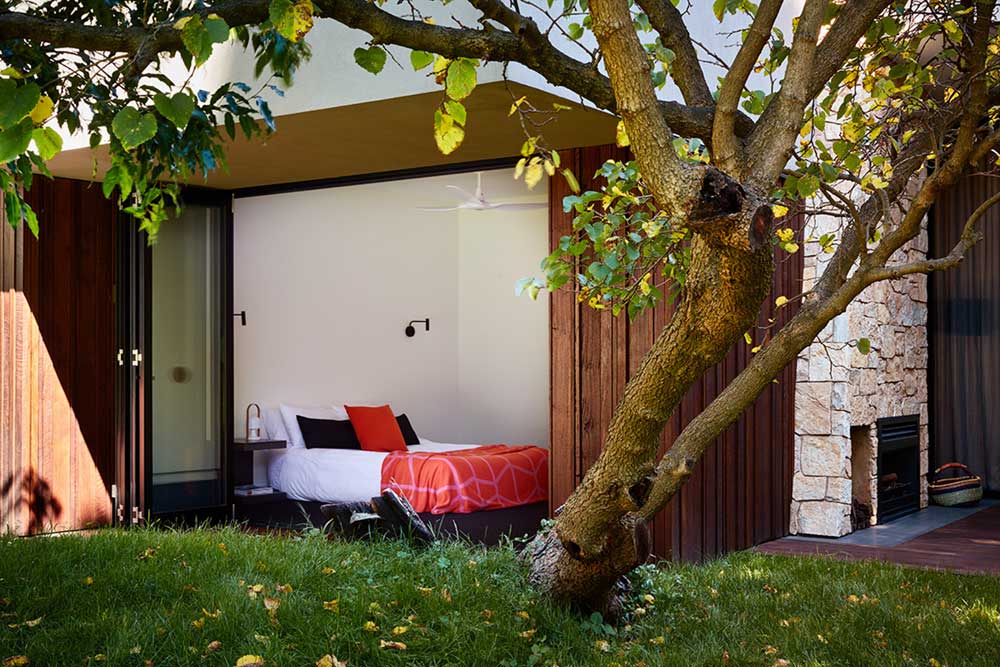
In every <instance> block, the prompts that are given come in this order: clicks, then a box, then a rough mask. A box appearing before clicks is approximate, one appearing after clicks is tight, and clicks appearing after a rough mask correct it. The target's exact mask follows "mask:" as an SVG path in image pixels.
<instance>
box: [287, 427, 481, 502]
mask: <svg viewBox="0 0 1000 667" xmlns="http://www.w3.org/2000/svg"><path fill="white" fill-rule="evenodd" d="M472 447H480V445H456V444H449V443H443V442H432V441H430V440H423V439H421V442H420V444H419V445H413V446H411V447H410V448H409V449H410V451H413V452H447V451H452V450H456V449H469V448H472ZM386 456H388V453H387V452H365V451H361V450H357V449H304V448H294V449H287V450H283V451H280V452H275V453H274V454H273V455H272V458H271V461H270V463H269V464H268V471H267V472H268V479H269V481H270V484H271V486H272V487H273V488H275V489H277V490H279V491H284V492H285V493H286V494H287V495H288V497H289V498H291V499H293V500H312V501H318V502H323V503H346V502H356V501H367V500H370V499H371V498H373V497H374V496H377V495H379V494H380V493H381V492H382V461H384V460H385V457H386Z"/></svg>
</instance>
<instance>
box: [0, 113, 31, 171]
mask: <svg viewBox="0 0 1000 667" xmlns="http://www.w3.org/2000/svg"><path fill="white" fill-rule="evenodd" d="M34 127H35V126H34V124H33V123H32V122H31V119H30V118H22V119H21V122H19V123H18V124H17V125H15V126H13V127H10V128H7V129H6V130H0V164H4V163H5V162H10V161H11V160H13V159H14V158H16V157H17V156H18V155H20V154H21V153H23V152H24V151H26V150H28V144H30V143H31V131H32V130H33V129H34Z"/></svg>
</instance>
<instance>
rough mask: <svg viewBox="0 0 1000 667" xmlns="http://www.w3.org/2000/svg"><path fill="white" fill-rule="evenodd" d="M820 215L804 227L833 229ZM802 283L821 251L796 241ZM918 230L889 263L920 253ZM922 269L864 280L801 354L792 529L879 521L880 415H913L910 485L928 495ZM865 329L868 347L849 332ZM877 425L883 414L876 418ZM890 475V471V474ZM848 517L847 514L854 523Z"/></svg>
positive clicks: (815, 530)
mask: <svg viewBox="0 0 1000 667" xmlns="http://www.w3.org/2000/svg"><path fill="white" fill-rule="evenodd" d="M826 224H827V225H828V226H830V227H831V228H830V229H827V228H825V227H824V221H823V220H822V219H819V220H818V221H815V222H813V223H811V228H807V230H806V236H807V237H809V236H811V237H812V238H818V237H819V236H820V235H821V234H823V233H826V232H829V231H836V230H835V229H834V228H833V225H835V224H839V223H836V222H835V221H829V220H828V221H826ZM803 252H805V258H804V259H805V269H804V272H803V283H804V284H803V292H805V291H807V290H809V289H810V288H811V287H812V284H813V282H814V281H815V279H816V276H817V275H820V274H822V271H823V270H824V268H825V264H826V262H827V261H828V258H829V255H826V254H824V253H823V252H822V251H821V250H820V249H819V248H818V247H817V244H814V243H806V244H804V249H803ZM926 253H927V235H926V232H923V233H922V234H921V235H920V236H919V237H918V238H916V239H914V241H913V242H912V243H910V244H909V245H908V246H906V247H904V248H902V249H901V250H900V251H899V252H898V253H897V255H896V256H895V257H893V258H892V261H893V262H906V261H914V260H916V259H918V258H923V257H926ZM926 322H927V277H926V276H924V275H913V276H906V277H904V278H901V279H898V280H894V281H891V282H880V283H876V284H874V285H872V286H870V287H869V288H868V289H866V290H865V291H864V292H862V294H861V295H859V297H858V298H857V299H856V300H855V301H854V302H853V303H852V304H851V305H850V307H849V308H848V310H847V312H845V313H843V314H841V315H840V316H839V317H837V318H836V319H835V320H833V321H832V322H831V323H830V324H829V325H828V326H827V327H826V328H825V329H824V330H823V331H822V332H821V333H820V335H819V336H817V338H816V341H815V342H814V343H813V344H812V345H811V346H810V347H808V348H806V349H805V350H803V352H802V354H801V355H800V356H799V359H798V365H797V375H796V378H797V379H796V388H795V403H796V408H795V463H794V465H795V471H794V476H793V479H792V507H791V521H790V524H791V525H790V526H789V530H790V532H791V533H792V534H805V535H818V536H825V537H840V536H843V535H846V534H848V533H850V532H852V531H853V530H854V529H855V526H857V527H861V526H862V525H864V524H865V523H868V524H875V523H878V522H879V521H880V517H879V508H878V499H879V469H878V466H879V427H878V425H879V423H880V422H879V420H881V419H886V418H902V417H907V416H913V417H915V423H916V449H915V452H914V453H915V456H916V462H917V479H916V485H917V489H916V493H917V501H918V503H919V507H924V506H926V504H927V483H926V473H927V466H928V456H927V451H928V439H927V438H928V435H927V434H928V429H927V330H926ZM862 338H867V339H868V340H869V341H870V344H871V350H870V352H869V353H868V354H862V353H861V352H860V351H859V349H858V345H857V341H858V340H859V339H862ZM882 423H883V425H884V424H885V423H889V422H882ZM897 476H898V473H897ZM852 519H853V522H852Z"/></svg>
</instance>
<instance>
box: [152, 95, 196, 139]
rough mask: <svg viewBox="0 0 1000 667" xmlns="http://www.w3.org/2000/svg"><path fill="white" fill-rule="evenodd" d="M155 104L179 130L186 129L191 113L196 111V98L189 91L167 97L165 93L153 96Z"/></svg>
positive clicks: (162, 114)
mask: <svg viewBox="0 0 1000 667" xmlns="http://www.w3.org/2000/svg"><path fill="white" fill-rule="evenodd" d="M153 105H154V106H155V107H156V110H157V111H159V112H160V115H161V116H163V117H164V118H166V119H167V120H169V121H170V122H171V123H173V124H174V125H175V126H176V127H177V129H178V130H181V131H182V132H183V131H184V128H185V127H187V124H188V121H189V120H191V114H193V113H194V108H195V102H194V98H193V97H192V96H191V95H189V94H187V93H176V94H174V95H173V96H172V97H167V96H166V95H164V94H163V93H157V94H156V95H154V96H153Z"/></svg>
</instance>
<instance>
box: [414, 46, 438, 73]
mask: <svg viewBox="0 0 1000 667" xmlns="http://www.w3.org/2000/svg"><path fill="white" fill-rule="evenodd" d="M432 62H434V54H433V53H427V52H426V51H410V64H411V65H413V71H417V70H422V69H423V68H425V67H427V66H428V65H430V64H431V63H432Z"/></svg>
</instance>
